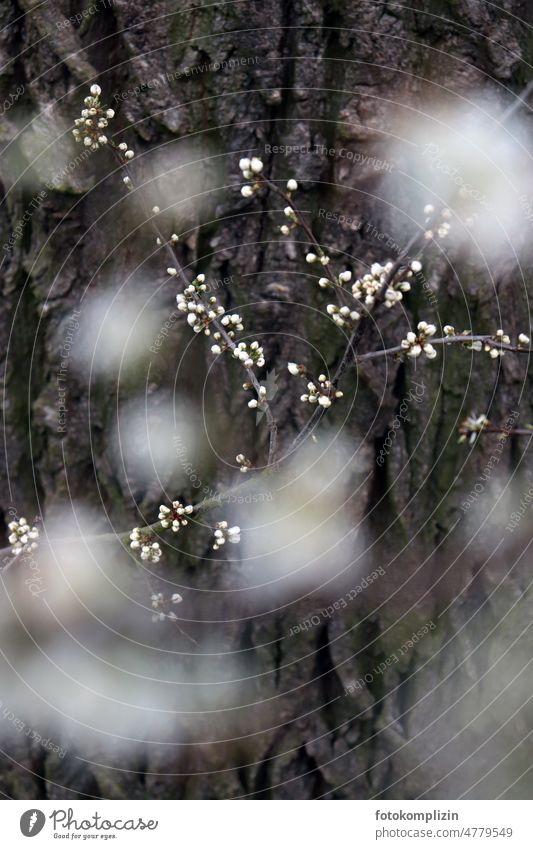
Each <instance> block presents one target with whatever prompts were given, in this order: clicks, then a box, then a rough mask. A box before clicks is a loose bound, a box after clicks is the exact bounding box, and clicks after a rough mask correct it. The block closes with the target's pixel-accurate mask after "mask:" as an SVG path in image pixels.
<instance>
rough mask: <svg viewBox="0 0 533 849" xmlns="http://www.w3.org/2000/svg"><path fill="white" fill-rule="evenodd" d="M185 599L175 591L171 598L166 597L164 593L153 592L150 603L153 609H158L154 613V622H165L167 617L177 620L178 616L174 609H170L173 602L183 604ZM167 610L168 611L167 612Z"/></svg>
mask: <svg viewBox="0 0 533 849" xmlns="http://www.w3.org/2000/svg"><path fill="white" fill-rule="evenodd" d="M182 601H183V599H182V597H181V595H180V594H179V593H173V594H172V595H171V597H170V599H166V598H165V596H164V595H163V593H152V595H151V596H150V605H151V607H152V610H154V611H157V612H154V613H153V614H152V622H163V621H164V620H165V619H172V620H175V619H177V618H178V617H177V616H176V614H175V613H174V611H173V610H170V611H168V607H169V606H170V605H171V604H181V602H182ZM165 610H167V611H168V612H166V613H165Z"/></svg>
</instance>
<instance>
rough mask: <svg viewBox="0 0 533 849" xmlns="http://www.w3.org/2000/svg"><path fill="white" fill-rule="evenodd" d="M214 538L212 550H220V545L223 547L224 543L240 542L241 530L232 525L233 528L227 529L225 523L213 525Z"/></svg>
mask: <svg viewBox="0 0 533 849" xmlns="http://www.w3.org/2000/svg"><path fill="white" fill-rule="evenodd" d="M214 537H215V541H214V543H213V549H214V550H215V551H216V550H217V549H219V548H220V546H221V545H225V543H226V542H231V543H238V542H240V541H241V529H240V528H239V526H238V525H234V527H232V528H228V523H227V522H217V523H216V525H215V531H214Z"/></svg>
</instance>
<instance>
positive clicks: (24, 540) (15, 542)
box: [7, 516, 39, 555]
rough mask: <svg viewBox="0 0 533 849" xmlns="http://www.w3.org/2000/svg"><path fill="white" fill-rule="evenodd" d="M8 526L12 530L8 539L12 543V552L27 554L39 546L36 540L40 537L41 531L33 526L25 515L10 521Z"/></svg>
mask: <svg viewBox="0 0 533 849" xmlns="http://www.w3.org/2000/svg"><path fill="white" fill-rule="evenodd" d="M7 527H8V530H9V531H10V533H9V536H8V541H9V544H10V545H11V552H12V554H15V555H19V554H27V553H29V552H31V551H35V549H36V548H37V543H36V541H35V540H37V539H38V538H39V531H38V530H37V528H36V527H31V526H30V525H29V524H28V522H27V521H26V519H25V518H24V516H21V517H20V519H18V520H14V521H13V522H9V524H8V526H7Z"/></svg>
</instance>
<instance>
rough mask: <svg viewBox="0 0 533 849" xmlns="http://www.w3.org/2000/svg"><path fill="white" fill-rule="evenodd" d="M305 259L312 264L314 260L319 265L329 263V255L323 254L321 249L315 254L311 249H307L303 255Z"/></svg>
mask: <svg viewBox="0 0 533 849" xmlns="http://www.w3.org/2000/svg"><path fill="white" fill-rule="evenodd" d="M305 261H306V262H308V263H309V264H310V265H312V264H313V263H314V262H319V263H320V264H321V265H328V264H329V256H328V255H327V254H325V253H324V252H323V251H322V252H321V253H319V254H315V253H313V252H312V251H309V253H307V254H306V255H305Z"/></svg>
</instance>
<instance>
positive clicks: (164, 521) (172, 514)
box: [157, 501, 194, 533]
mask: <svg viewBox="0 0 533 849" xmlns="http://www.w3.org/2000/svg"><path fill="white" fill-rule="evenodd" d="M193 510H194V507H192V506H191V505H189V506H188V507H185V506H184V505H183V504H182V503H181V501H173V502H172V507H167V506H166V505H165V504H161V505H160V507H159V515H158V517H157V518H158V519H159V521H160V522H161V526H162V527H163V528H172V530H173V531H174V533H176V532H177V531H179V529H180V528H184V527H185V526H186V525H188V524H189V521H188V519H187V516H190V515H191V513H192V512H193Z"/></svg>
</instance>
